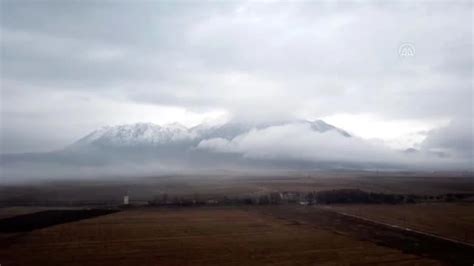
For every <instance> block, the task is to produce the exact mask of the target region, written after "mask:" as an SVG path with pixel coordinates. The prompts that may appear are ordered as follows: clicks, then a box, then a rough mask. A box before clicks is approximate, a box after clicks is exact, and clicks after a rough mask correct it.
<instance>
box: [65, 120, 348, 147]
mask: <svg viewBox="0 0 474 266" xmlns="http://www.w3.org/2000/svg"><path fill="white" fill-rule="evenodd" d="M295 124H296V125H307V126H309V127H310V128H311V130H312V131H314V132H315V133H324V132H328V131H334V132H337V133H338V134H340V135H342V136H344V137H350V135H349V133H347V132H346V131H344V130H342V129H339V128H337V127H334V126H332V125H330V124H327V123H326V122H324V121H322V120H315V121H308V120H293V121H280V122H272V123H258V124H247V123H240V122H229V123H225V124H223V125H217V126H209V125H206V124H200V125H197V126H195V127H192V128H187V127H185V126H183V125H181V124H179V123H173V124H167V125H162V126H160V125H156V124H152V123H136V124H129V125H119V126H112V127H110V126H107V127H103V128H101V129H98V130H95V131H93V132H91V133H90V134H88V135H86V136H85V137H83V138H81V139H79V140H78V141H77V142H75V143H74V144H72V145H71V146H69V147H68V149H75V148H80V147H85V146H89V147H90V146H95V147H101V148H107V147H109V148H111V147H116V148H120V147H122V148H123V147H140V148H143V147H148V148H152V147H161V146H182V145H189V146H190V147H189V148H191V147H192V146H193V145H196V144H198V143H199V142H201V141H203V140H206V139H212V138H223V139H227V140H232V139H233V138H235V137H237V136H239V135H242V134H246V133H248V132H249V131H251V130H252V129H259V130H262V129H266V128H269V127H275V126H284V125H295Z"/></svg>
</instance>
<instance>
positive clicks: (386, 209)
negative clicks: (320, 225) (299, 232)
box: [330, 203, 474, 244]
mask: <svg viewBox="0 0 474 266" xmlns="http://www.w3.org/2000/svg"><path fill="white" fill-rule="evenodd" d="M330 208H331V209H334V210H337V211H342V212H345V213H348V214H353V215H357V216H361V217H365V218H369V219H372V220H376V221H380V222H383V223H388V224H394V225H399V226H403V227H408V228H412V229H416V230H420V231H424V232H430V233H434V234H438V235H441V236H444V237H448V238H453V239H457V240H460V241H465V242H469V243H471V244H474V204H472V203H420V204H405V205H374V204H372V205H369V204H365V205H333V206H330Z"/></svg>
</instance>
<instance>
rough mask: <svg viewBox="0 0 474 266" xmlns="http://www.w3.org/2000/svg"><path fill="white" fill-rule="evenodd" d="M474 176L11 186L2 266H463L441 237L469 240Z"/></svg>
mask: <svg viewBox="0 0 474 266" xmlns="http://www.w3.org/2000/svg"><path fill="white" fill-rule="evenodd" d="M472 180H473V179H472V177H469V176H463V175H446V176H438V175H436V174H431V175H426V174H404V173H398V174H393V175H387V174H385V175H383V176H379V175H377V174H370V173H327V174H323V173H314V174H308V175H303V174H300V175H289V176H188V177H185V176H162V177H148V178H144V177H140V178H135V179H132V178H128V179H125V178H124V179H120V178H117V179H112V178H104V179H102V180H97V179H96V180H61V181H60V180H57V181H49V182H41V183H40V182H38V183H29V184H19V183H18V184H13V183H12V184H4V185H0V206H2V207H0V227H1V228H0V229H2V231H1V232H0V238H1V240H2V241H1V244H0V247H1V248H0V264H1V265H2V266H5V265H224V264H225V265H269V264H271V265H357V264H359V265H366V264H383V265H440V264H448V265H465V264H470V263H471V261H473V260H474V258H473V257H472V254H474V252H472V251H473V248H472V247H471V246H470V245H469V244H467V245H466V244H465V243H457V242H453V241H449V240H445V239H443V238H442V237H446V238H450V239H457V240H460V241H461V242H469V243H472V232H474V218H473V216H472V213H474V212H473V206H474V205H473V203H472V196H471V195H472V193H474V182H473V181H472ZM125 194H127V195H129V196H130V198H131V205H130V206H121V204H122V198H123V196H124V195H125ZM448 195H450V196H448ZM309 196H313V197H312V199H313V201H311V200H309ZM393 199H397V200H396V201H393ZM341 201H342V202H346V203H345V204H341V203H338V202H341ZM347 202H349V203H347ZM362 202H364V203H365V202H371V204H361V203H362ZM97 210H99V211H97ZM345 214H347V215H345ZM353 216H355V217H353ZM359 216H360V217H361V218H357V217H359ZM364 219H365V220H364ZM372 220H373V221H372ZM17 223H18V226H16V225H17ZM385 224H390V225H398V226H401V227H406V228H408V229H409V230H400V229H397V228H392V227H389V226H386V225H385ZM20 225H21V226H20ZM412 229H413V230H419V231H422V232H426V233H427V234H426V235H424V234H419V233H416V232H412V231H410V230H412ZM431 234H435V235H439V236H440V237H437V236H434V237H433V236H430V235H431Z"/></svg>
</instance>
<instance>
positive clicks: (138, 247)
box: [0, 207, 438, 266]
mask: <svg viewBox="0 0 474 266" xmlns="http://www.w3.org/2000/svg"><path fill="white" fill-rule="evenodd" d="M0 258H1V261H0V263H1V264H2V266H5V265H265V264H272V265H358V264H359V265H365V264H376V265H377V264H378V265H438V262H436V261H432V260H428V259H426V258H422V257H418V256H415V255H409V254H404V253H402V252H400V251H398V250H396V249H390V248H386V247H382V246H378V245H375V244H373V243H371V242H367V241H359V240H355V239H353V238H350V237H347V236H343V235H339V234H335V233H332V232H330V231H326V230H322V229H318V228H315V227H313V226H310V225H306V224H300V223H296V222H289V221H286V220H281V219H276V218H274V217H272V216H267V215H262V214H260V213H259V212H255V211H252V210H245V209H241V208H236V207H228V208H224V207H221V208H182V209H153V208H145V209H137V210H126V211H123V212H120V213H115V214H110V215H105V216H101V217H97V218H93V219H88V220H82V221H78V222H73V223H68V224H62V225H57V226H53V227H49V228H44V229H41V230H35V231H32V232H30V233H27V234H25V235H22V236H18V238H16V239H15V240H14V241H13V242H12V243H11V244H10V245H8V246H7V247H4V248H2V249H1V251H0Z"/></svg>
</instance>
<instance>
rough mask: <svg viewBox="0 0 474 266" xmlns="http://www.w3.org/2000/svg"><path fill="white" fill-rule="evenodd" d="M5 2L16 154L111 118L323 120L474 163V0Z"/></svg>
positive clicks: (4, 65)
mask: <svg viewBox="0 0 474 266" xmlns="http://www.w3.org/2000/svg"><path fill="white" fill-rule="evenodd" d="M0 3H1V32H0V34H1V36H0V37H1V120H0V122H1V125H0V127H1V151H2V152H29V151H48V150H54V149H58V148H61V147H63V146H65V145H67V144H70V143H71V142H74V141H75V140H77V139H79V138H80V137H82V136H84V135H85V134H87V133H89V132H91V131H92V130H94V129H96V128H99V127H102V126H105V125H116V124H125V123H134V122H153V123H158V124H163V123H169V122H180V123H183V124H185V125H187V126H193V125H196V124H198V123H200V122H203V121H208V120H214V119H223V118H225V119H230V118H233V119H241V120H258V121H260V120H265V121H266V120H275V119H288V118H303V119H311V120H313V119H317V118H322V119H324V120H325V121H326V122H328V123H332V124H334V125H336V126H338V127H341V128H343V129H346V130H347V131H349V132H350V133H352V134H353V135H356V136H360V137H361V138H365V139H378V140H380V141H382V142H384V143H385V144H387V145H389V146H390V147H395V148H408V147H422V146H423V145H425V146H426V145H431V146H430V147H438V146H439V147H441V148H442V147H445V146H446V147H448V146H449V147H450V148H453V149H460V150H463V151H464V152H467V153H468V154H469V153H470V154H471V157H472V138H473V134H472V125H473V88H472V85H473V68H472V67H473V50H472V49H473V43H472V42H473V41H472V40H473V39H472V38H473V32H472V30H473V28H472V24H473V15H472V14H473V5H472V1H445V2H442V1H439V2H438V1H417V2H416V3H414V1H403V2H402V1H400V2H397V1H387V3H382V2H380V1H379V2H369V1H357V2H350V1H346V2H340V3H334V1H330V2H324V1H306V2H304V1H298V2H277V1H255V2H247V1H228V2H224V1H219V2H218V1H215V2H201V1H199V2H198V1H186V2H185V1H173V2H172V1H146V2H137V1H118V2H113V3H112V2H108V1H101V2H95V1H82V2H80V1H59V0H58V1H53V2H48V1H25V0H20V1H5V0H1V1H0ZM407 49H408V50H407ZM426 138H428V140H425V139H426ZM466 143H467V145H466Z"/></svg>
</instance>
